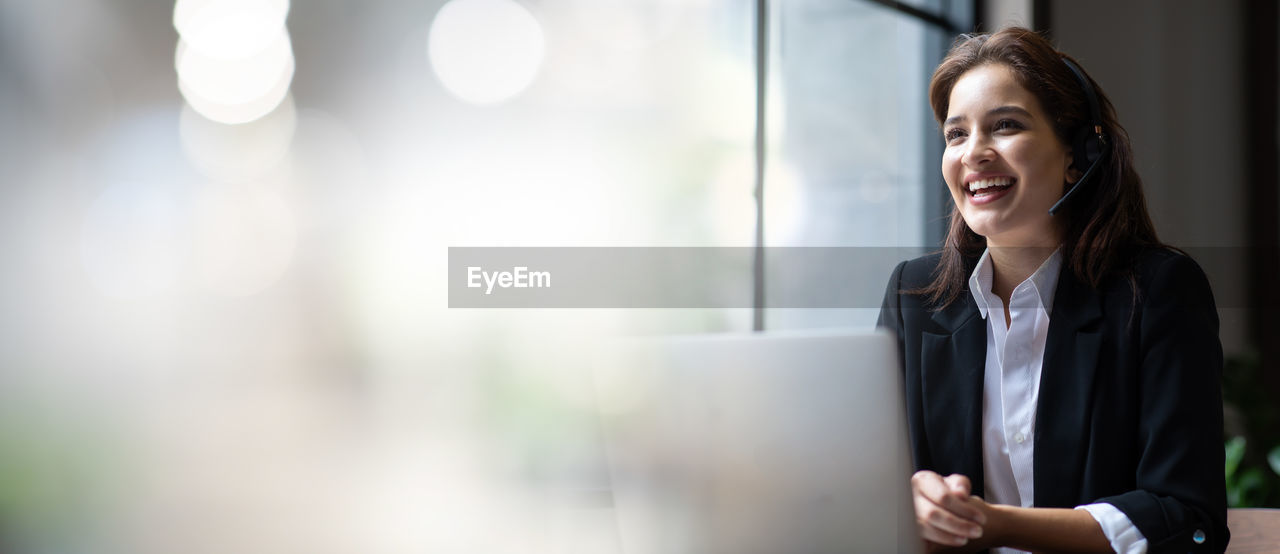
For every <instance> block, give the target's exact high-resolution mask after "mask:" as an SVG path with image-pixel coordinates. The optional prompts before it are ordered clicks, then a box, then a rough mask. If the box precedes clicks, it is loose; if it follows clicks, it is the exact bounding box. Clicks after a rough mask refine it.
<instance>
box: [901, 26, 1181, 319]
mask: <svg viewBox="0 0 1280 554" xmlns="http://www.w3.org/2000/svg"><path fill="white" fill-rule="evenodd" d="M1067 57H1068V56H1067V55H1066V54H1063V53H1062V52H1059V51H1058V50H1056V49H1055V48H1054V47H1053V45H1052V44H1050V43H1049V41H1048V40H1047V39H1045V38H1044V37H1042V36H1040V35H1039V34H1036V33H1034V32H1032V31H1030V30H1028V29H1024V28H1021V27H1010V28H1007V29H1003V30H1001V31H999V32H996V33H993V34H972V35H960V37H958V38H957V39H956V42H955V44H954V45H953V46H952V47H951V51H950V52H948V53H947V56H946V58H944V59H943V60H942V63H941V64H939V65H938V69H936V70H935V71H934V72H933V78H932V79H931V80H930V82H929V103H930V104H931V105H932V106H933V116H934V118H936V119H937V121H938V124H939V125H941V124H942V122H943V121H945V120H946V119H947V107H948V104H950V99H951V88H952V87H954V86H955V84H956V81H958V80H959V79H960V77H961V76H962V75H964V74H965V73H966V72H968V71H969V70H971V69H974V68H976V67H980V66H984V65H987V64H1001V65H1004V66H1007V67H1008V68H1009V69H1011V70H1012V71H1013V74H1014V76H1015V79H1017V81H1018V83H1019V84H1020V85H1022V87H1023V88H1025V89H1027V90H1028V91H1029V92H1031V94H1032V95H1034V96H1035V97H1036V99H1038V100H1039V101H1040V107H1041V108H1042V109H1043V110H1044V112H1045V113H1046V114H1051V116H1052V118H1053V128H1054V132H1055V133H1056V134H1057V136H1058V138H1059V139H1060V140H1061V141H1062V142H1063V144H1065V145H1067V147H1068V148H1070V147H1071V144H1072V139H1073V136H1074V132H1075V130H1076V129H1078V128H1080V127H1081V126H1083V125H1086V124H1087V122H1088V120H1089V119H1090V114H1089V105H1088V100H1087V97H1086V95H1085V92H1084V90H1083V87H1082V86H1081V84H1080V81H1079V80H1078V79H1077V78H1076V77H1075V75H1074V74H1072V73H1071V70H1070V69H1069V68H1068V67H1067V65H1066V64H1065V63H1064V62H1063V61H1062V60H1063V58H1067ZM1071 60H1072V61H1073V62H1074V61H1075V59H1074V58H1071ZM1076 65H1077V66H1079V65H1080V64H1079V63H1077V64H1076ZM1081 71H1083V69H1082V70H1081ZM1085 78H1086V79H1088V80H1089V83H1090V85H1092V86H1093V90H1094V92H1095V94H1096V95H1097V98H1098V109H1099V112H1100V116H1101V119H1102V130H1103V133H1105V135H1106V138H1107V146H1106V148H1107V149H1108V150H1109V152H1108V154H1107V157H1106V159H1105V160H1103V161H1102V165H1101V166H1099V167H1098V169H1097V171H1095V173H1094V175H1093V176H1092V177H1091V178H1090V180H1089V182H1087V183H1085V184H1084V185H1082V187H1083V188H1082V190H1080V191H1078V192H1077V193H1076V194H1075V195H1074V196H1073V197H1072V199H1071V200H1070V201H1069V202H1068V203H1067V204H1066V205H1064V206H1063V208H1062V210H1060V211H1059V212H1058V215H1057V216H1056V217H1057V218H1059V219H1060V221H1059V225H1061V228H1062V231H1063V235H1062V237H1063V244H1062V255H1063V265H1064V267H1065V268H1067V269H1069V270H1070V271H1072V272H1073V273H1074V274H1075V277H1076V278H1077V279H1078V280H1080V281H1081V282H1084V283H1088V284H1089V285H1090V286H1092V287H1094V288H1097V287H1098V286H1099V285H1100V283H1102V281H1103V280H1104V279H1106V278H1107V277H1109V276H1112V275H1116V274H1123V275H1126V276H1127V277H1128V278H1129V281H1130V283H1131V285H1134V286H1136V283H1135V282H1134V277H1133V274H1132V267H1131V266H1130V262H1131V261H1132V257H1133V253H1134V252H1135V251H1136V250H1137V249H1139V248H1142V247H1146V246H1163V244H1162V243H1161V242H1160V240H1159V239H1158V238H1157V237H1156V231H1155V226H1154V225H1153V224H1152V223H1151V216H1150V215H1148V214H1147V204H1146V199H1145V198H1144V197H1143V194H1142V179H1141V178H1139V177H1138V172H1137V170H1136V169H1135V168H1134V163H1133V150H1132V149H1131V148H1130V146H1129V136H1128V134H1126V133H1125V130H1124V128H1123V127H1121V126H1120V123H1119V122H1118V121H1117V120H1116V111H1115V108H1114V107H1113V106H1112V105H1111V101H1110V100H1109V99H1108V98H1107V96H1106V94H1104V93H1103V92H1102V89H1101V88H1100V87H1098V84H1097V83H1096V82H1094V80H1093V78H1092V77H1089V76H1088V74H1087V73H1086V74H1085ZM1073 163H1080V164H1082V163H1083V162H1082V161H1081V160H1073ZM1078 167H1079V166H1078ZM1079 169H1080V170H1081V171H1083V170H1084V169H1085V168H1084V167H1079ZM985 247H986V238H984V237H982V236H981V235H979V234H977V233H975V232H974V231H973V229H970V228H969V225H968V224H966V223H965V221H964V218H963V217H961V215H960V211H959V209H958V208H956V207H954V206H953V207H952V209H951V225H950V229H949V230H948V232H947V238H946V241H945V242H944V243H943V247H942V258H941V262H940V263H939V265H938V268H937V270H935V273H934V278H933V281H932V282H931V283H929V285H927V286H925V287H924V288H921V289H917V290H913V291H907V292H910V293H916V294H924V295H926V296H927V297H928V301H929V303H930V304H931V305H933V306H934V307H935V309H941V308H943V307H946V306H947V305H949V304H951V303H952V302H954V301H955V300H957V299H958V298H960V295H961V293H962V292H964V290H965V287H966V284H967V282H968V275H967V274H966V265H965V260H966V259H972V258H975V257H977V256H978V255H979V254H980V253H981V252H982V249H983V248H985ZM1135 292H1136V289H1135Z"/></svg>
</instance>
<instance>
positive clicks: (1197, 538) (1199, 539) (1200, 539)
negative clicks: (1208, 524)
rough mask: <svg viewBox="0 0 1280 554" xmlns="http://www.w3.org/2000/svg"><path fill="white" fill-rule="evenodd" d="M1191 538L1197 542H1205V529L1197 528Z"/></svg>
mask: <svg viewBox="0 0 1280 554" xmlns="http://www.w3.org/2000/svg"><path fill="white" fill-rule="evenodd" d="M1191 540H1193V541H1196V544H1204V531H1201V530H1199V529H1196V532H1195V533H1192V534H1191Z"/></svg>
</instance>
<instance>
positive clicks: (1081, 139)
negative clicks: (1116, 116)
mask: <svg viewBox="0 0 1280 554" xmlns="http://www.w3.org/2000/svg"><path fill="white" fill-rule="evenodd" d="M1062 62H1063V63H1065V64H1067V68H1068V69H1070V70H1071V73H1072V74H1073V75H1075V76H1076V79H1077V80H1079V81H1080V88H1081V89H1084V96H1085V99H1086V100H1088V102H1089V121H1088V124H1087V125H1082V126H1080V128H1079V129H1077V130H1076V133H1075V136H1074V137H1073V140H1072V142H1071V157H1072V160H1071V165H1073V166H1075V167H1076V169H1079V168H1081V167H1084V164H1086V163H1087V164H1089V167H1088V169H1085V170H1084V173H1083V174H1082V175H1080V178H1079V179H1077V180H1076V182H1075V184H1073V185H1071V189H1070V190H1068V191H1067V193H1066V194H1063V195H1062V198H1061V199H1059V200H1058V202H1057V203H1056V204H1054V205H1053V207H1052V208H1049V215H1054V214H1055V213H1057V211H1058V210H1059V209H1061V208H1062V205H1063V204H1065V203H1066V202H1067V200H1068V199H1070V198H1071V197H1072V196H1074V195H1075V193H1076V191H1078V190H1080V187H1081V186H1083V185H1084V184H1085V183H1086V182H1088V181H1089V178H1090V177H1092V176H1093V172H1094V170H1096V169H1098V165H1100V164H1101V163H1102V161H1103V160H1104V159H1106V157H1107V152H1108V150H1109V149H1108V148H1107V136H1106V134H1104V133H1103V132H1102V116H1101V110H1099V109H1098V95H1097V94H1095V93H1094V91H1093V86H1092V85H1090V84H1089V79H1088V78H1087V77H1085V76H1084V72H1083V71H1081V70H1080V68H1079V67H1077V66H1076V64H1074V63H1072V62H1071V60H1069V59H1067V58H1066V57H1065V56H1064V57H1063V58H1062Z"/></svg>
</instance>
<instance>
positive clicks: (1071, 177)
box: [1064, 150, 1084, 184]
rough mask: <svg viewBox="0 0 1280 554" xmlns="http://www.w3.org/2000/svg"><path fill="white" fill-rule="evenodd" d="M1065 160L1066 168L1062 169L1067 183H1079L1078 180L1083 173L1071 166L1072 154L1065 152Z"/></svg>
mask: <svg viewBox="0 0 1280 554" xmlns="http://www.w3.org/2000/svg"><path fill="white" fill-rule="evenodd" d="M1066 160H1067V167H1066V168H1064V172H1065V173H1066V176H1067V183H1069V184H1075V182H1076V181H1079V180H1080V178H1081V177H1083V176H1084V172H1082V171H1080V170H1079V169H1076V168H1075V167H1074V166H1072V165H1071V161H1072V153H1071V151H1069V150H1068V151H1067V156H1066Z"/></svg>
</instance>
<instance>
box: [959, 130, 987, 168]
mask: <svg viewBox="0 0 1280 554" xmlns="http://www.w3.org/2000/svg"><path fill="white" fill-rule="evenodd" d="M995 155H996V152H995V149H994V148H993V145H992V144H991V138H990V137H988V136H986V135H981V134H975V135H973V136H972V137H971V138H970V139H969V142H968V144H966V145H965V150H964V154H963V156H961V159H960V161H961V162H963V163H964V165H966V166H969V167H977V166H979V165H982V164H984V163H987V162H989V161H991V160H992V159H994V158H995Z"/></svg>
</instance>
